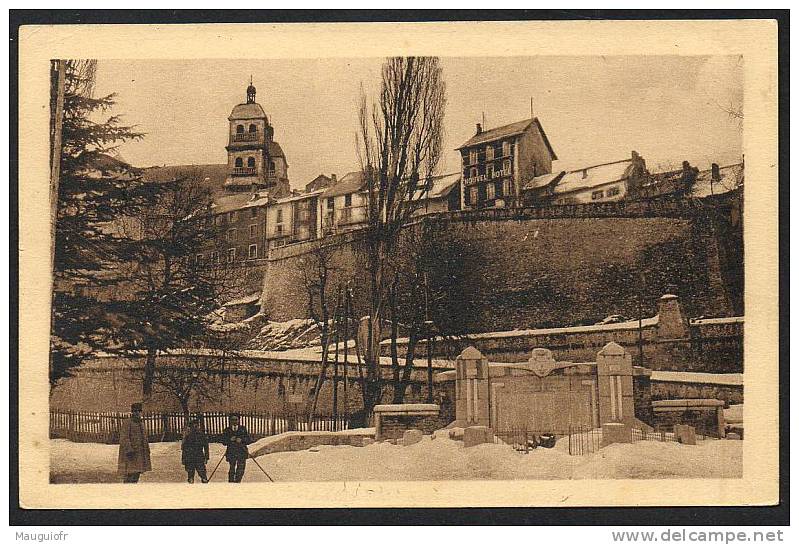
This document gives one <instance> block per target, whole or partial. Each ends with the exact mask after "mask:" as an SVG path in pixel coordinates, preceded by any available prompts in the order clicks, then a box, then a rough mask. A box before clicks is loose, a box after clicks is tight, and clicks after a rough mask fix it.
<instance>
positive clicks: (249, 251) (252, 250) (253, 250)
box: [247, 244, 258, 259]
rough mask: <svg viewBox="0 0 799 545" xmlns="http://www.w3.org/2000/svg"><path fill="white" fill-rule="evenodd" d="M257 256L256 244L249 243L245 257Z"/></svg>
mask: <svg viewBox="0 0 799 545" xmlns="http://www.w3.org/2000/svg"><path fill="white" fill-rule="evenodd" d="M257 257H258V245H257V244H250V245H249V247H247V259H256V258H257Z"/></svg>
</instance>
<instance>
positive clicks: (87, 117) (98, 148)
mask: <svg viewBox="0 0 799 545" xmlns="http://www.w3.org/2000/svg"><path fill="white" fill-rule="evenodd" d="M53 64H54V70H53V78H52V86H51V89H52V101H51V103H52V106H51V141H52V142H53V145H54V146H57V147H59V148H60V150H58V149H54V150H53V154H52V157H53V158H54V159H56V160H59V165H57V169H56V170H55V172H58V176H57V183H58V188H57V193H56V194H57V197H58V199H57V206H56V207H55V211H56V214H55V216H56V217H55V229H54V238H55V243H54V258H53V275H54V284H53V307H52V330H51V333H52V335H51V358H50V384H51V386H54V385H55V384H56V383H57V382H58V381H59V380H60V379H62V378H64V377H66V376H69V375H70V374H71V373H72V370H73V369H74V368H75V367H77V366H78V365H80V363H81V362H82V361H83V359H84V358H85V357H86V356H87V355H89V354H90V353H91V352H92V351H95V350H98V349H102V348H105V347H106V346H108V344H109V343H110V342H111V338H112V337H113V330H114V325H115V320H114V317H113V314H112V313H110V312H109V298H108V296H107V295H108V293H109V292H112V291H113V286H114V285H115V283H117V282H118V275H116V274H115V271H116V269H117V268H118V266H119V263H120V262H122V261H123V260H124V259H125V256H126V253H127V252H128V251H129V241H127V240H126V239H125V237H124V236H120V235H119V233H117V232H115V229H114V221H115V220H116V219H117V218H119V217H122V216H124V215H126V214H131V213H135V211H136V210H138V209H139V208H140V207H142V206H146V205H147V204H148V203H149V202H152V199H153V197H154V196H153V191H152V188H149V187H147V186H146V185H145V184H143V182H142V180H141V177H140V175H139V173H138V172H137V171H136V169H134V168H132V167H131V166H130V165H128V164H126V163H125V162H123V161H120V160H117V159H114V158H113V157H111V156H110V155H109V154H113V153H115V152H116V149H117V147H118V146H119V144H121V143H123V142H125V141H129V140H136V139H139V138H142V137H143V135H142V134H141V133H139V132H137V131H136V130H135V127H131V126H126V125H123V124H122V122H121V119H120V117H119V116H118V115H112V116H109V117H106V114H108V111H109V110H110V109H111V108H112V107H113V106H114V104H115V96H114V95H113V94H110V95H106V96H101V97H94V96H93V89H94V81H95V70H96V61H91V60H59V61H53ZM59 64H60V66H59ZM59 68H61V69H60V70H59ZM60 76H63V79H61V78H60ZM59 83H60V84H61V85H62V86H63V91H61V90H60V89H59V87H60V85H59ZM56 103H58V105H59V107H58V108H56V107H55V105H56ZM61 104H63V107H60V106H61ZM58 113H61V115H60V116H59V115H57V114H58ZM97 119H100V120H99V121H98V120H97ZM56 132H57V133H58V135H59V136H60V139H59V138H56V137H55V135H56ZM59 140H60V145H59V144H58V142H59ZM59 151H60V153H59Z"/></svg>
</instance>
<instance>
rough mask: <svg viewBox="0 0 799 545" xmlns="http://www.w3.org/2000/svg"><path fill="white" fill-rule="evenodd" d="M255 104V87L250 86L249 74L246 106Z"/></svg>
mask: <svg viewBox="0 0 799 545" xmlns="http://www.w3.org/2000/svg"><path fill="white" fill-rule="evenodd" d="M254 102H255V86H254V85H253V84H252V74H250V85H249V86H248V87H247V104H253V103H254Z"/></svg>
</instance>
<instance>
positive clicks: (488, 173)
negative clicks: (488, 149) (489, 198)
mask: <svg viewBox="0 0 799 545" xmlns="http://www.w3.org/2000/svg"><path fill="white" fill-rule="evenodd" d="M493 177H494V165H493V164H490V163H489V164H487V165H486V180H490V179H491V178H493Z"/></svg>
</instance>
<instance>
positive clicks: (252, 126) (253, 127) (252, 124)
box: [250, 123, 258, 132]
mask: <svg viewBox="0 0 799 545" xmlns="http://www.w3.org/2000/svg"><path fill="white" fill-rule="evenodd" d="M250 132H258V127H256V126H255V124H254V123H250Z"/></svg>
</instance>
